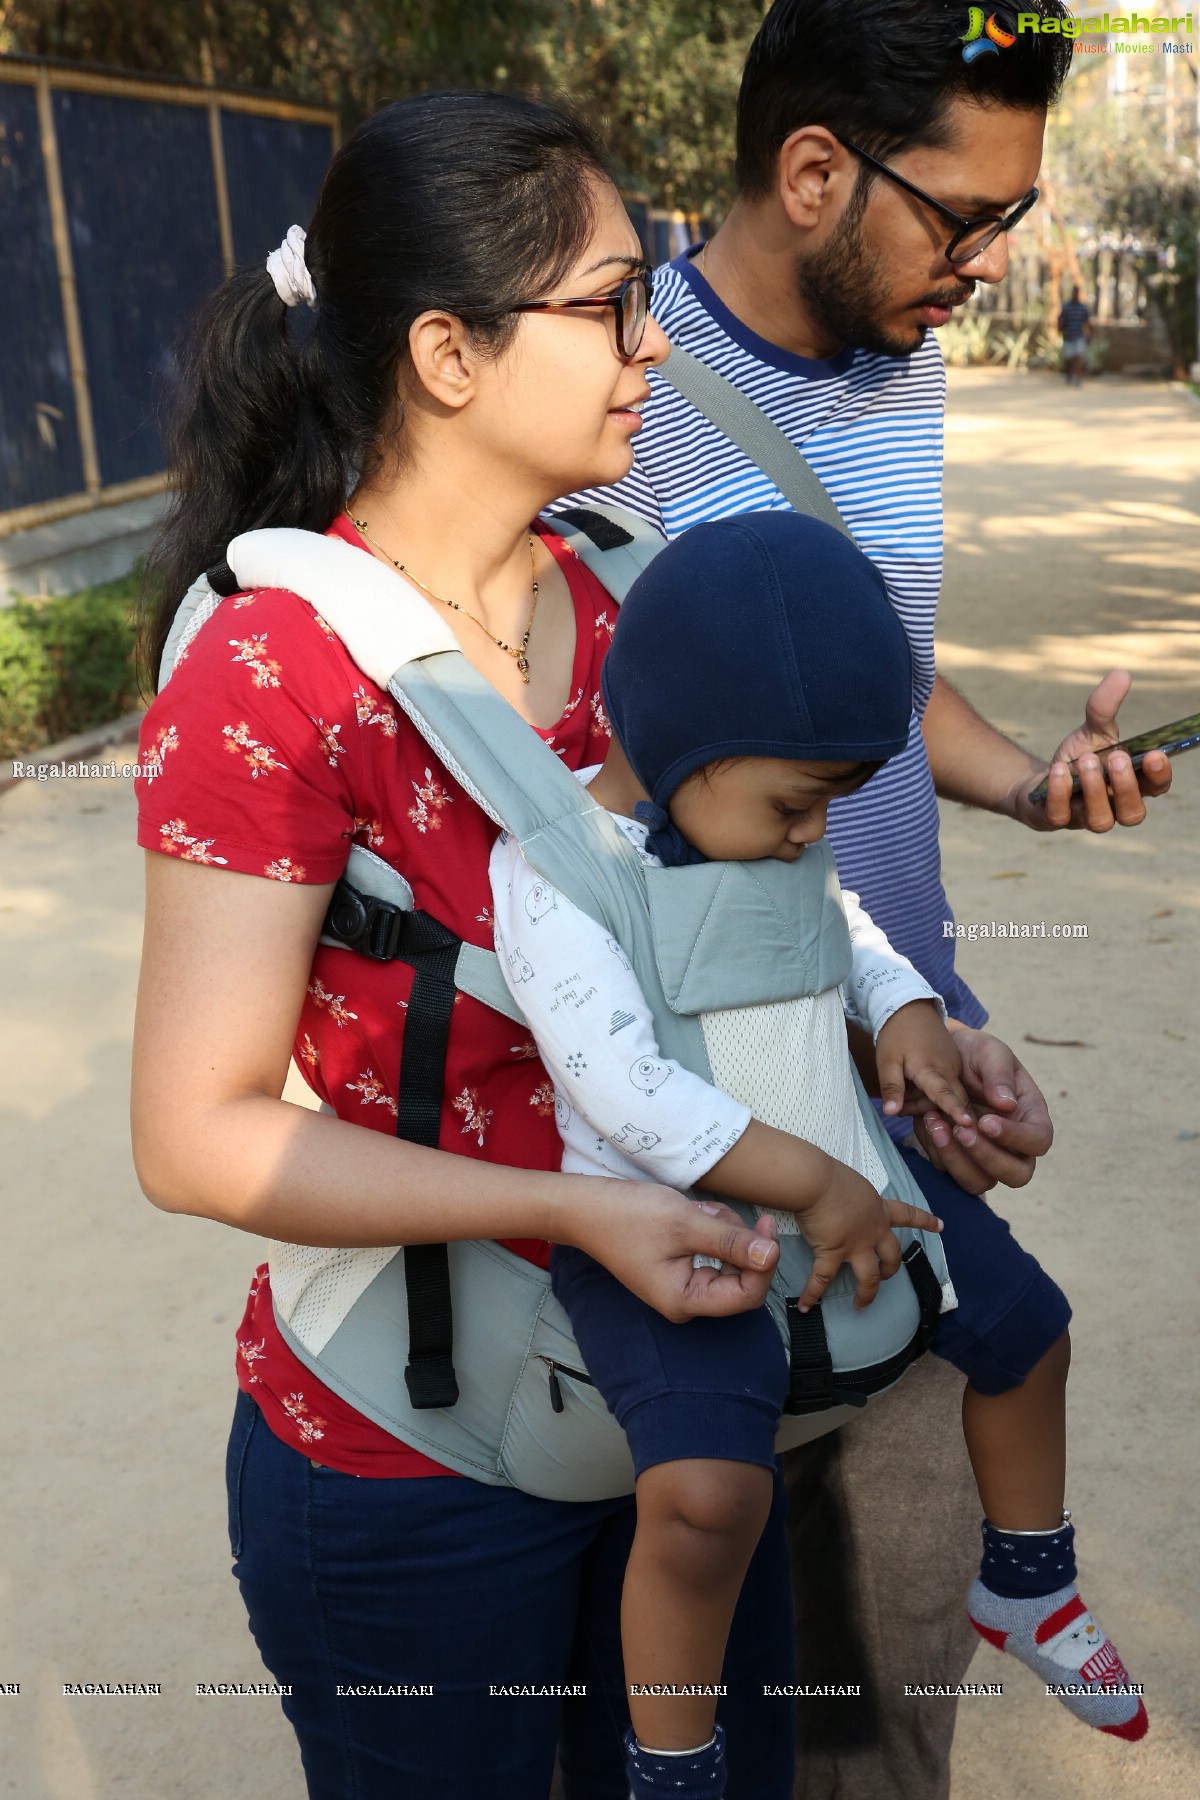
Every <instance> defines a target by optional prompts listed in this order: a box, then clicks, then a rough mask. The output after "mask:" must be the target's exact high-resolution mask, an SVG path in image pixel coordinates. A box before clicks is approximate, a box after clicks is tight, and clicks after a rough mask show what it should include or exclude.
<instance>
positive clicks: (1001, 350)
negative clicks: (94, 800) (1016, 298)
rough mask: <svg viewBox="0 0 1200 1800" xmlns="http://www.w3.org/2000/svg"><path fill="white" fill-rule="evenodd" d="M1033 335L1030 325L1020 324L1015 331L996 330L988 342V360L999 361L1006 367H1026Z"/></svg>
mask: <svg viewBox="0 0 1200 1800" xmlns="http://www.w3.org/2000/svg"><path fill="white" fill-rule="evenodd" d="M1033 335H1034V328H1033V326H1032V325H1025V326H1022V327H1021V329H1020V330H1017V331H998V332H997V333H996V334H995V336H994V337H992V338H991V340H990V341H989V343H988V347H987V354H988V361H989V362H992V363H1001V364H1003V366H1004V367H1005V368H1006V369H1027V368H1028V367H1029V359H1030V354H1031V351H1032V346H1033Z"/></svg>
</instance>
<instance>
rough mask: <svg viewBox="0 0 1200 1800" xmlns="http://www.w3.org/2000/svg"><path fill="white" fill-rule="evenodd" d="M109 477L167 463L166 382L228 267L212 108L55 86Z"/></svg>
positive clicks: (96, 411) (101, 454) (100, 445)
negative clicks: (162, 427)
mask: <svg viewBox="0 0 1200 1800" xmlns="http://www.w3.org/2000/svg"><path fill="white" fill-rule="evenodd" d="M54 119H55V130H56V132H57V135H58V144H59V156H60V160H61V162H62V169H63V184H64V188H65V194H66V205H67V215H68V217H69V219H70V222H71V247H72V254H73V256H74V260H75V279H76V284H77V287H78V290H79V308H80V313H81V316H82V324H83V341H84V353H85V355H86V358H87V369H88V383H89V386H90V388H91V396H92V414H93V418H94V421H95V428H96V451H97V456H98V460H99V464H100V478H101V481H102V483H103V484H104V485H105V486H110V485H112V484H113V483H115V482H121V481H132V480H134V479H135V478H136V477H138V476H141V475H152V474H154V473H156V472H157V471H158V470H159V469H161V468H162V466H163V460H164V459H163V450H162V444H161V441H160V437H159V430H158V417H157V414H158V408H159V406H160V405H161V398H162V394H161V388H160V385H159V384H160V383H161V382H162V381H163V380H164V378H166V379H169V377H170V373H171V367H172V350H173V346H174V344H175V342H176V339H177V337H178V334H179V331H180V329H181V327H182V325H183V324H184V321H185V320H186V319H187V317H188V316H189V315H190V314H191V313H192V312H193V311H194V309H195V308H196V307H197V306H198V305H199V304H200V302H201V301H202V300H203V299H204V297H205V295H206V294H207V293H209V292H210V290H211V289H212V288H213V287H215V286H216V284H217V283H218V282H219V281H220V279H221V273H222V263H221V233H220V224H219V221H218V214H217V197H216V187H215V185H214V180H213V165H212V151H211V142H210V137H209V123H208V113H207V110H206V109H205V108H204V107H202V106H170V105H165V104H163V103H162V102H159V101H155V100H141V99H133V98H125V97H120V98H118V97H116V96H113V95H109V94H92V93H71V92H65V91H63V90H61V89H60V90H58V91H56V92H55V94H54Z"/></svg>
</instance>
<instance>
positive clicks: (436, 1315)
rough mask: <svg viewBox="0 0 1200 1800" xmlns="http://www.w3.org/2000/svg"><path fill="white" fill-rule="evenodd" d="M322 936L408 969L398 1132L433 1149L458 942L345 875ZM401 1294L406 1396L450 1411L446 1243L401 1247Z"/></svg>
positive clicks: (453, 1387) (454, 1395) (452, 1380)
mask: <svg viewBox="0 0 1200 1800" xmlns="http://www.w3.org/2000/svg"><path fill="white" fill-rule="evenodd" d="M323 935H324V936H326V937H332V938H336V939H337V941H338V942H339V943H341V944H343V945H344V946H345V947H346V948H347V949H349V950H356V951H358V953H359V954H360V955H362V956H367V957H370V958H371V960H372V961H373V962H397V961H398V962H406V963H409V964H411V965H412V968H413V971H414V973H413V985H412V991H411V993H410V994H409V997H408V1008H407V1011H406V1013H405V1018H404V1048H403V1050H402V1052H401V1056H400V1097H399V1103H398V1106H397V1110H396V1136H397V1137H399V1138H403V1139H404V1140H405V1141H406V1142H407V1143H410V1144H424V1145H426V1146H427V1147H428V1148H429V1149H431V1150H436V1149H437V1147H438V1137H439V1133H440V1129H441V1120H442V1098H443V1092H444V1089H445V1081H446V1047H447V1044H448V1042H449V1038H450V1016H451V1013H452V1012H453V1010H454V996H455V992H456V990H455V985H454V969H455V965H456V963H457V961H458V952H459V949H460V947H461V944H462V939H461V938H459V937H456V936H455V934H454V932H452V931H449V930H448V929H447V928H446V926H444V925H441V924H439V923H438V921H437V920H436V919H435V918H432V917H431V916H430V914H429V913H423V912H405V911H404V910H403V908H401V907H399V906H393V905H392V904H391V903H390V902H389V901H386V900H377V899H375V897H374V895H371V894H363V893H360V892H359V890H358V889H357V888H355V887H352V886H351V884H350V883H349V882H348V881H346V880H344V879H343V880H341V881H339V882H338V884H337V886H336V888H335V889H334V891H333V897H332V899H331V900H330V903H329V911H328V913H327V914H326V917H325V926H324V933H323ZM404 1289H405V1295H406V1298H407V1301H408V1363H407V1366H406V1367H405V1370H404V1381H405V1385H406V1387H407V1388H408V1397H409V1399H410V1401H411V1402H412V1405H413V1407H414V1408H415V1409H416V1410H417V1411H421V1412H423V1411H427V1410H429V1409H430V1408H432V1407H441V1406H453V1405H454V1403H455V1401H456V1400H457V1399H458V1381H457V1378H456V1377H455V1374H454V1313H453V1308H452V1306H451V1302H450V1261H449V1255H448V1252H447V1249H446V1246H445V1244H410V1245H409V1246H408V1247H407V1248H406V1249H405V1252H404Z"/></svg>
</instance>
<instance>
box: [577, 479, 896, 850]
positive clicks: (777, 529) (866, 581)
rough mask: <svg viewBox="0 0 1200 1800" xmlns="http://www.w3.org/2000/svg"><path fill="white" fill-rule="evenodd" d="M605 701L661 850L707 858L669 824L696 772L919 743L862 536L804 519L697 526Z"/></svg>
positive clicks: (630, 625)
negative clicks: (751, 759) (757, 760)
mask: <svg viewBox="0 0 1200 1800" xmlns="http://www.w3.org/2000/svg"><path fill="white" fill-rule="evenodd" d="M601 691H602V693H603V697H604V705H605V708H606V710H607V712H608V717H609V719H610V721H611V723H612V728H613V730H614V732H615V733H616V736H617V740H618V742H619V743H620V745H621V748H622V750H624V752H625V755H626V756H627V757H628V759H629V763H630V766H631V768H632V769H633V771H634V773H635V775H636V776H637V778H638V780H639V781H640V782H641V784H642V786H643V787H644V788H645V790H646V792H647V793H648V794H649V795H650V797H651V801H652V803H653V804H652V805H651V806H650V807H646V806H645V804H644V803H643V805H642V806H641V807H639V809H638V816H639V817H641V818H645V819H646V820H647V822H648V823H649V824H650V825H651V827H652V832H651V847H652V848H653V849H654V850H656V851H657V852H658V854H659V855H660V856H662V857H663V860H664V861H665V862H680V861H686V860H702V859H701V858H700V856H699V852H697V851H694V850H691V849H690V847H688V846H686V845H685V844H684V841H683V840H682V839H681V838H679V835H678V833H677V832H676V831H675V829H674V827H673V826H671V825H670V822H669V820H668V819H667V817H666V808H667V803H668V801H669V800H670V798H671V795H672V794H673V793H674V792H675V790H676V788H677V787H679V786H680V784H681V783H682V782H683V781H685V780H686V779H687V777H688V776H689V775H692V774H694V773H695V771H696V770H697V769H702V768H704V767H706V766H707V765H708V764H709V763H714V762H719V761H720V760H721V759H722V758H723V757H727V756H769V757H781V758H783V759H785V760H787V761H790V762H885V761H886V760H887V759H888V758H889V757H892V756H896V755H898V754H899V752H900V751H901V750H903V749H904V746H905V744H906V743H907V742H908V727H909V721H910V718H911V716H912V657H911V654H910V652H909V647H908V639H907V637H906V635H905V631H904V627H903V625H901V623H900V620H899V619H898V618H897V616H896V612H895V610H894V608H893V607H892V604H891V602H890V600H889V599H888V592H887V587H886V585H885V583H884V580H883V577H882V575H880V573H879V571H878V569H876V567H875V565H874V564H873V563H872V562H870V561H869V560H868V558H867V557H865V556H864V555H863V553H862V551H861V550H859V549H858V548H857V547H856V545H854V544H853V543H851V541H850V540H849V538H847V537H845V536H843V534H842V533H841V532H840V531H837V530H835V529H834V527H833V526H831V525H826V524H824V523H822V522H821V521H820V520H819V519H810V518H807V517H806V516H804V515H803V514H800V513H792V512H766V513H743V514H741V515H739V516H738V517H736V518H731V519H720V520H715V521H713V522H712V523H710V524H706V525H696V526H693V528H692V529H691V530H690V531H686V532H684V533H683V535H682V536H681V537H678V538H676V539H675V541H674V542H673V543H671V544H668V545H667V547H666V548H665V549H664V550H662V551H660V552H659V554H658V555H657V556H656V557H655V559H654V561H653V562H652V563H650V564H649V566H648V567H647V568H646V569H644V570H643V571H642V573H641V575H639V577H638V579H637V580H636V581H635V582H634V584H633V586H632V587H631V588H630V590H629V593H628V594H627V595H626V598H625V601H624V603H623V604H622V606H621V609H620V613H619V616H618V619H617V626H616V630H615V632H614V633H613V641H612V648H611V649H610V650H609V652H608V655H607V656H606V658H605V660H604V667H603V670H602V672H601ZM656 840H657V841H656ZM664 851H666V852H667V854H664Z"/></svg>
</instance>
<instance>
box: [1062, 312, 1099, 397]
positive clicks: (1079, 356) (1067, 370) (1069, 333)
mask: <svg viewBox="0 0 1200 1800" xmlns="http://www.w3.org/2000/svg"><path fill="white" fill-rule="evenodd" d="M1058 329H1059V330H1060V331H1061V332H1062V339H1063V374H1064V375H1065V376H1066V378H1067V386H1068V387H1070V386H1072V384H1074V385H1075V386H1076V387H1082V386H1083V364H1084V358H1085V357H1086V355H1087V347H1088V340H1089V338H1090V337H1091V335H1092V311H1091V308H1090V307H1089V305H1088V303H1087V301H1086V300H1084V299H1083V298H1082V290H1081V289H1080V288H1077V287H1073V288H1072V289H1071V298H1070V299H1069V300H1067V301H1065V302H1064V304H1063V308H1062V311H1061V312H1060V313H1059V315H1058Z"/></svg>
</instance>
